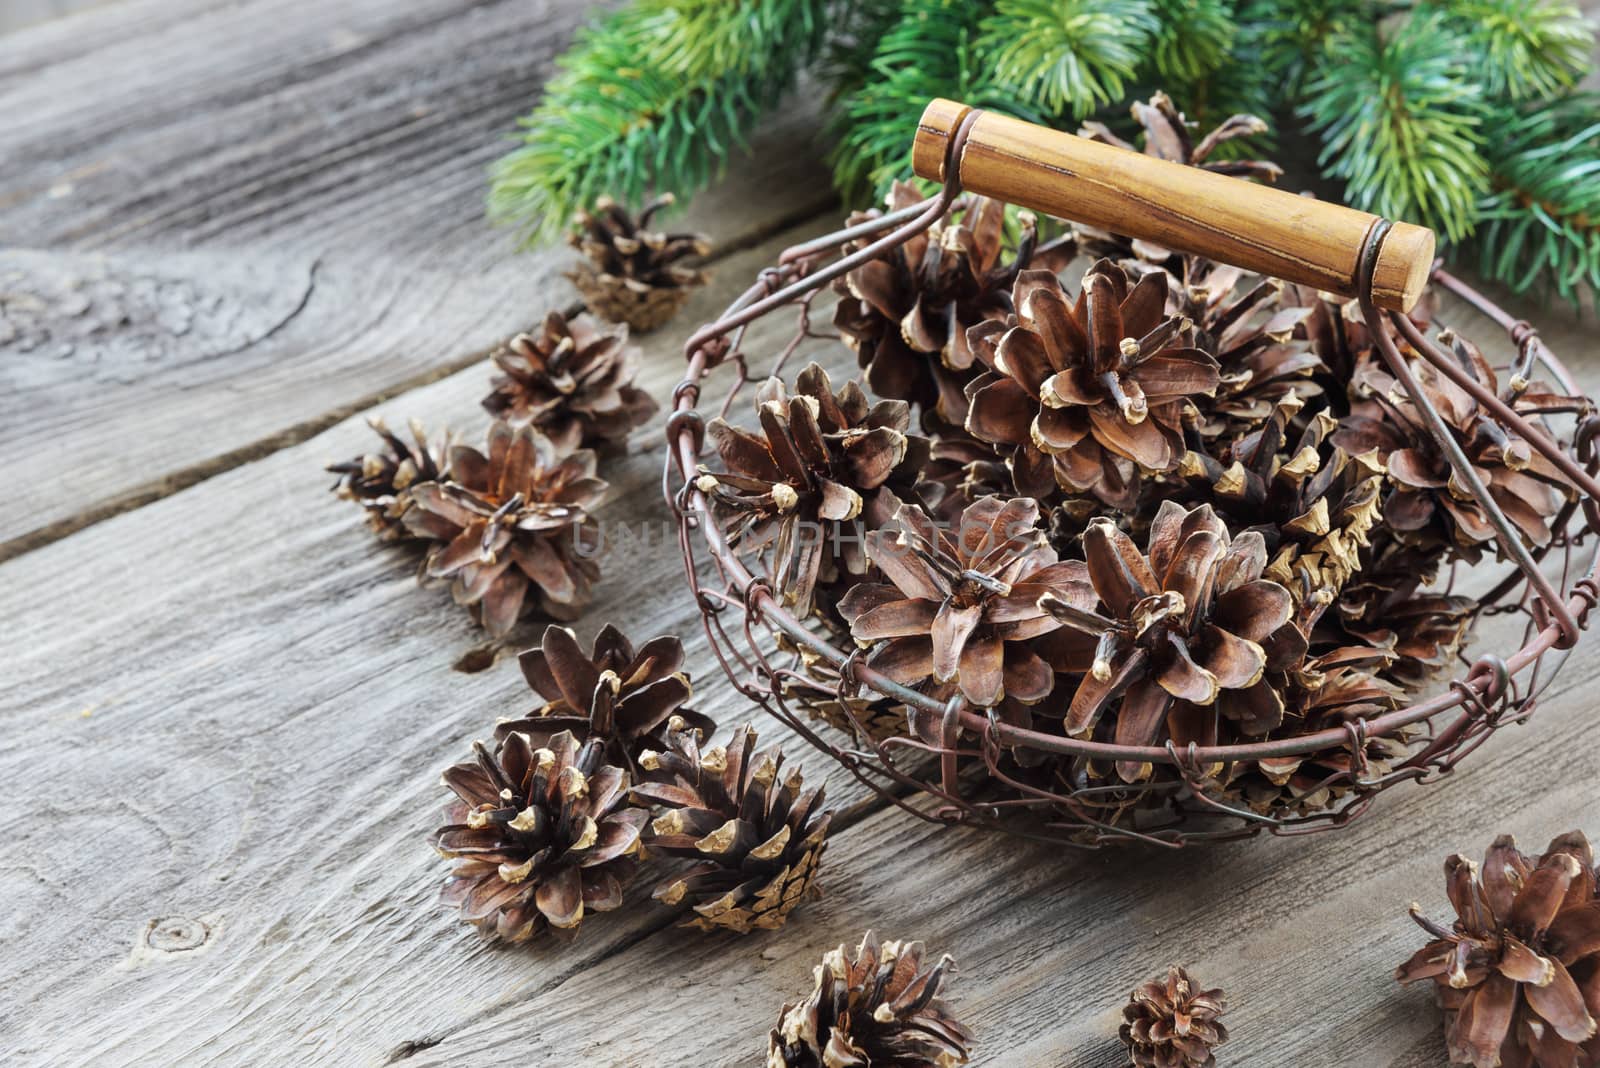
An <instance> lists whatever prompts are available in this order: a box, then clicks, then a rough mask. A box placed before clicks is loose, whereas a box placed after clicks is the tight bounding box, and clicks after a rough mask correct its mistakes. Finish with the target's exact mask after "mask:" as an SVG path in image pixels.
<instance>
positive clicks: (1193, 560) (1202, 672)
mask: <svg viewBox="0 0 1600 1068" xmlns="http://www.w3.org/2000/svg"><path fill="white" fill-rule="evenodd" d="M1083 544H1084V554H1085V556H1086V557H1087V558H1088V568H1087V570H1088V575H1089V579H1090V582H1091V583H1092V587H1088V588H1086V587H1084V586H1075V587H1072V588H1070V589H1069V590H1067V591H1066V592H1065V593H1064V594H1062V593H1052V594H1050V595H1048V596H1046V597H1045V598H1044V599H1043V600H1042V601H1041V602H1040V603H1041V606H1042V607H1044V608H1046V609H1047V610H1048V611H1049V612H1050V613H1051V614H1052V615H1053V616H1054V617H1055V618H1056V619H1057V620H1058V621H1060V622H1061V624H1062V625H1063V629H1062V630H1061V631H1060V633H1059V635H1057V636H1056V640H1055V641H1054V642H1052V643H1050V645H1049V647H1048V650H1047V651H1046V655H1047V657H1048V658H1050V660H1051V663H1052V666H1053V667H1055V669H1056V670H1058V671H1063V672H1082V673H1083V681H1082V682H1081V683H1080V684H1079V686H1078V689H1077V692H1076V693H1074V694H1073V696H1072V703H1071V705H1070V707H1069V708H1068V710H1067V718H1066V724H1065V728H1066V731H1067V733H1068V734H1069V735H1071V736H1074V737H1087V736H1089V735H1091V734H1092V733H1094V731H1095V728H1096V726H1097V725H1098V724H1099V723H1100V721H1101V719H1102V717H1104V716H1105V715H1106V713H1107V711H1108V710H1109V708H1110V706H1111V704H1112V703H1113V701H1114V700H1116V699H1118V698H1119V697H1120V701H1121V703H1120V707H1119V708H1118V709H1117V712H1116V718H1115V725H1114V729H1113V730H1112V731H1111V734H1112V737H1113V738H1114V739H1115V741H1116V743H1117V744H1118V745H1141V746H1143V745H1156V744H1158V743H1159V742H1161V741H1162V740H1163V739H1164V738H1170V739H1172V740H1173V741H1174V742H1176V743H1177V744H1178V745H1188V744H1189V743H1190V742H1194V743H1197V744H1199V745H1202V746H1210V745H1215V744H1216V743H1217V739H1218V737H1219V734H1220V731H1221V727H1222V724H1223V722H1226V723H1228V724H1231V725H1232V726H1233V727H1234V729H1237V730H1238V731H1240V732H1242V733H1244V734H1247V735H1260V734H1265V733H1266V732H1268V731H1270V730H1272V729H1273V728H1275V727H1277V726H1278V725H1279V724H1280V723H1281V722H1282V721H1283V714H1284V705H1283V699H1282V697H1281V696H1280V694H1279V693H1278V691H1277V689H1276V688H1275V687H1274V686H1273V685H1272V683H1271V680H1270V679H1268V678H1267V677H1266V672H1267V671H1268V670H1279V669H1282V668H1285V667H1288V666H1290V665H1292V664H1295V663H1297V662H1298V661H1299V660H1300V659H1301V658H1302V657H1304V655H1305V651H1306V640H1305V637H1304V636H1303V635H1302V634H1301V633H1300V632H1299V631H1298V630H1297V629H1295V627H1294V624H1293V623H1292V622H1291V621H1290V617H1291V614H1292V613H1293V609H1294V603H1293V600H1292V599H1291V597H1290V596H1289V591H1288V590H1286V589H1284V588H1283V587H1282V586H1280V585H1278V584H1277V583H1276V582H1271V581H1269V580H1266V579H1263V578H1262V577H1261V574H1262V571H1263V570H1264V569H1265V567H1266V563H1267V550H1266V544H1265V542H1264V541H1263V540H1262V537H1261V535H1260V534H1259V533H1257V532H1254V531H1247V532H1245V533H1243V534H1240V535H1239V536H1238V537H1231V536H1230V535H1229V533H1228V529H1227V527H1226V526H1225V525H1224V524H1223V522H1222V520H1220V519H1219V518H1217V515H1216V512H1215V511H1213V510H1212V509H1211V507H1210V506H1209V505H1207V506H1203V507H1200V508H1196V509H1194V510H1192V511H1190V510H1188V509H1185V508H1184V507H1183V506H1182V505H1179V504H1177V503H1176V502H1174V501H1164V502H1163V503H1162V506H1161V510H1160V512H1158V513H1157V515H1156V518H1155V520H1154V521H1153V522H1152V523H1151V526H1150V537H1149V553H1148V555H1146V554H1145V553H1141V552H1140V551H1139V550H1138V548H1137V547H1135V545H1134V543H1133V540H1132V539H1131V538H1129V537H1128V535H1127V534H1125V533H1123V532H1122V531H1121V530H1119V529H1117V527H1116V526H1115V525H1114V524H1113V523H1112V522H1111V521H1110V520H1109V519H1106V518H1104V517H1100V518H1097V519H1095V520H1093V521H1092V522H1091V523H1090V524H1089V529H1088V530H1087V531H1086V532H1085V534H1084V538H1083ZM1158 576H1160V577H1159V578H1158ZM1097 601H1098V604H1097V603H1096V602H1097ZM1117 771H1118V773H1119V774H1120V775H1121V776H1122V778H1124V779H1125V780H1127V781H1129V782H1135V781H1138V780H1141V779H1144V778H1147V777H1149V775H1150V773H1151V767H1150V765H1149V764H1133V763H1129V762H1119V763H1118V765H1117Z"/></svg>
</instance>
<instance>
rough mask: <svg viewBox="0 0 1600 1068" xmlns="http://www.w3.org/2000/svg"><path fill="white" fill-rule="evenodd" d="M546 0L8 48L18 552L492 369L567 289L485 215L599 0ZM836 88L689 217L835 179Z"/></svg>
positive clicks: (320, 6)
mask: <svg viewBox="0 0 1600 1068" xmlns="http://www.w3.org/2000/svg"><path fill="white" fill-rule="evenodd" d="M588 10H589V9H588V8H587V7H586V6H585V5H581V4H576V3H571V2H552V0H531V2H530V0H502V2H498V3H468V2H466V0H423V2H416V3H405V4H396V3H392V2H389V0H357V2H350V3H338V4H329V3H321V2H316V0H281V2H280V0H253V2H251V3H245V4H231V3H230V4H222V3H206V2H200V0H194V2H189V3H167V2H156V3H129V4H123V5H117V6H114V7H112V8H108V9H106V10H104V11H102V12H94V13H92V14H90V15H86V16H83V17H78V18H72V19H67V20H63V21H62V22H60V23H56V24H50V25H45V26H42V27H38V28H35V29H31V30H28V31H24V32H22V33H19V34H16V35H14V36H11V37H7V38H5V39H4V40H3V42H0V114H3V115H5V116H6V121H5V122H4V123H3V124H0V447H3V448H4V449H5V450H6V452H7V455H8V456H10V457H11V458H12V462H13V463H14V464H19V465H20V466H21V467H22V468H25V469H26V470H28V471H29V472H30V477H29V478H28V479H26V480H22V481H20V482H19V483H18V484H17V485H16V486H15V487H14V488H13V496H12V499H11V501H10V503H9V506H8V507H7V508H6V509H5V510H4V512H3V513H0V559H3V558H4V557H5V556H6V555H9V554H11V553H14V552H17V551H20V550H22V549H25V548H27V547H29V546H31V545H34V544H38V543H41V542H42V541H45V540H48V539H50V538H51V537H57V536H60V534H62V533H64V532H66V531H68V530H71V529H74V528H75V527H77V526H81V525H82V524H83V523H84V522H87V521H91V520H93V519H96V518H102V517H104V516H105V515H106V514H109V513H112V512H114V511H117V510H120V509H123V508H126V507H129V506H132V505H135V504H137V503H139V502H141V501H144V500H149V499H154V498H155V497H158V496H161V495H163V494H164V493H167V492H170V491H171V490H172V489H173V488H176V487H177V486H181V485H186V484H190V483H192V482H194V481H196V480H198V479H199V478H201V477H204V476H205V475H207V474H209V473H212V472H215V471H218V470H225V469H226V468H228V467H231V466H235V465H236V464H238V463H240V462H243V461H244V460H247V459H251V458H254V457H257V456H260V455H264V454H265V453H266V452H268V451H271V450H272V449H273V448H278V447H281V446H282V445H283V444H285V443H288V442H292V441H296V440H302V439H304V438H305V437H308V436H309V435H310V434H312V433H314V432H316V431H317V430H320V429H323V428H325V427H327V426H329V425H331V424H332V422H334V421H336V420H337V419H338V418H342V417H343V416H345V415H348V414H350V413H351V412H353V411H356V410H358V409H360V408H363V407H366V406H368V405H370V404H372V403H375V402H376V401H377V400H379V399H381V398H382V397H383V396H386V395H392V394H393V393H394V392H396V391H397V390H401V389H404V388H408V387H410V386H414V385H417V384H419V383H420V382H422V381H425V380H427V379H428V378H429V377H430V376H437V375H439V374H443V373H446V372H448V371H451V370H456V369H459V368H460V367H462V366H464V365H465V363H466V362H470V361H471V360H472V359H473V358H474V357H475V356H476V355H477V354H479V353H481V352H482V351H483V350H485V349H486V348H487V347H488V346H490V345H491V344H493V343H494V342H495V341H496V340H497V339H498V338H500V337H501V336H504V335H505V334H507V333H509V332H511V331H513V330H515V329H517V328H519V327H522V326H524V325H527V324H528V323H529V322H530V321H532V320H535V319H537V318H538V316H540V315H542V314H543V311H544V310H545V309H546V308H548V307H550V306H553V305H560V304H564V303H566V302H567V301H569V300H570V299H572V297H573V292H572V290H571V288H570V286H569V285H568V284H567V282H566V281H565V280H564V279H563V278H561V277H560V275H559V271H560V268H561V267H562V265H563V264H564V263H566V262H567V255H566V252H565V250H551V251H547V252H541V253H539V254H536V255H532V256H530V255H526V254H521V253H518V252H517V250H516V242H515V239H514V235H513V234H512V233H511V232H510V231H509V230H498V229H495V228H492V227H489V226H487V225H486V224H485V222H484V218H483V194H484V191H485V189H486V178H485V171H486V168H487V166H488V165H489V163H490V162H491V161H492V160H494V159H495V158H496V157H497V156H498V155H499V154H501V153H502V152H504V151H505V150H506V147H507V142H506V140H505V137H504V135H505V134H506V132H507V131H509V130H510V129H512V126H513V121H514V119H515V117H516V116H517V115H518V114H519V113H520V112H522V111H523V110H525V109H526V108H528V107H529V106H530V105H531V103H532V102H533V101H534V100H535V99H536V98H537V95H538V92H539V86H540V84H541V82H542V81H543V80H544V78H545V77H547V76H548V73H549V71H550V63H551V60H552V59H553V57H554V56H555V55H556V54H557V53H558V52H559V51H560V50H561V48H563V47H564V46H565V44H566V42H567V40H568V38H569V37H570V35H571V32H572V30H573V28H574V27H575V26H576V25H578V24H579V23H580V22H581V21H582V19H583V18H584V17H585V16H586V12H587V11H588ZM815 123H816V109H815V106H814V105H813V104H808V103H805V102H803V101H800V102H797V107H796V108H794V109H793V110H792V111H791V112H790V113H788V114H786V115H784V116H782V117H779V118H776V119H774V121H773V122H772V124H771V125H770V127H769V128H768V129H766V130H764V131H763V132H762V134H761V136H760V137H759V138H758V139H757V140H756V142H755V144H754V150H753V153H752V155H751V156H750V157H749V158H746V159H741V160H740V161H739V164H738V166H737V167H736V168H735V170H734V174H735V175H736V177H735V178H734V179H733V180H732V181H731V182H730V183H729V184H728V185H727V186H725V187H723V188H721V189H717V190H713V191H711V192H709V193H708V194H707V195H705V196H703V197H700V198H697V199H696V201H695V204H694V206H693V209H692V211H691V212H690V213H689V214H688V215H687V217H686V222H687V223H688V224H690V225H694V226H699V227H703V228H705V229H707V230H709V231H711V232H712V233H713V234H714V235H715V236H716V237H717V238H718V239H720V240H722V241H724V242H726V243H729V244H730V245H734V246H737V245H740V244H747V243H749V242H750V241H753V240H759V239H760V238H761V237H762V236H764V235H767V234H771V233H773V232H775V231H776V230H778V229H782V228H783V227H784V226H786V225H792V224H793V223H795V222H797V221H799V220H800V219H804V218H809V217H811V216H813V215H815V214H816V213H817V212H818V211H819V210H820V209H821V208H822V207H823V206H824V205H826V204H827V203H828V202H829V201H830V199H831V193H830V191H829V184H828V181H827V177H826V172H825V169H824V168H823V167H822V166H821V163H820V161H819V159H818V153H817V151H816V150H815V148H814V147H813V146H812V145H811V143H810V136H809V135H810V133H811V132H812V131H813V130H814V129H815Z"/></svg>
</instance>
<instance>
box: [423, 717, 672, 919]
mask: <svg viewBox="0 0 1600 1068" xmlns="http://www.w3.org/2000/svg"><path fill="white" fill-rule="evenodd" d="M473 748H474V750H475V751H476V754H477V755H476V758H475V759H473V760H470V761H467V762H466V763H463V764H457V765H455V766H454V767H452V768H450V769H449V770H448V771H446V772H445V773H444V784H445V785H446V786H448V787H449V788H450V789H451V790H453V791H454V792H455V795H456V797H457V798H458V799H459V800H457V801H455V802H454V803H452V804H451V805H450V807H449V808H448V809H446V811H445V818H446V819H447V820H449V821H450V822H449V823H448V824H447V825H446V826H444V827H441V828H440V829H439V830H438V831H437V832H436V834H435V836H434V844H435V845H436V847H437V848H438V850H439V852H440V853H442V854H444V855H445V856H447V857H451V858H453V859H454V860H455V870H454V871H453V872H452V873H451V876H450V878H449V880H448V881H447V882H446V883H445V891H444V898H445V900H446V901H448V902H450V903H451V904H457V905H460V906H461V916H462V919H464V920H466V921H467V922H468V923H472V924H476V925H477V926H478V927H480V928H481V929H482V930H483V931H484V932H485V933H486V934H492V935H495V936H497V937H499V938H503V939H505V940H507V941H509V942H524V941H527V940H528V939H530V938H532V937H534V936H535V935H537V934H539V933H540V932H542V931H545V930H547V929H549V928H560V929H564V930H571V929H574V928H576V927H577V926H578V924H579V923H581V922H582V920H583V916H584V912H585V911H586V910H593V911H595V912H606V911H609V910H611V909H614V908H617V907H618V906H619V905H621V904H622V890H623V886H624V885H625V884H626V883H627V881H628V880H629V879H631V878H632V877H633V874H634V870H635V868H636V867H637V864H638V859H639V835H640V832H641V831H642V830H643V829H644V825H645V822H646V820H648V819H649V813H648V812H647V811H646V810H644V809H642V808H637V807H635V806H633V805H632V804H630V803H629V800H628V786H629V778H628V773H627V772H626V771H624V770H623V769H622V768H619V767H616V766H615V765H610V764H606V763H604V760H603V756H604V748H605V747H604V743H602V742H601V741H600V740H599V739H594V740H591V741H589V742H586V743H585V744H584V745H582V746H581V747H580V746H579V745H578V742H577V739H575V738H574V737H573V736H572V735H571V733H569V732H565V731H564V732H562V733H560V734H557V735H555V736H554V737H552V738H551V739H550V740H549V743H548V744H547V745H546V746H543V747H535V746H534V745H533V743H532V742H531V741H530V740H529V738H528V736H527V735H525V734H511V735H509V736H508V737H507V738H506V739H505V740H504V741H503V742H501V743H500V744H499V745H498V746H496V747H495V750H494V752H493V753H490V752H489V750H488V749H487V748H485V747H484V745H483V743H482V742H478V743H476V744H475V745H474V746H473Z"/></svg>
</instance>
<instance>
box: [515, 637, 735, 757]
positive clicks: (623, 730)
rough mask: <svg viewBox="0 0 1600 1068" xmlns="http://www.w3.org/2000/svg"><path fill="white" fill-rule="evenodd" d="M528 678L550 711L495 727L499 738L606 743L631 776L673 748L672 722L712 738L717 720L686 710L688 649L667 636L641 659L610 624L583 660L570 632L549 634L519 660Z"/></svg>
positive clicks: (646, 645) (689, 691)
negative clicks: (649, 756) (655, 754)
mask: <svg viewBox="0 0 1600 1068" xmlns="http://www.w3.org/2000/svg"><path fill="white" fill-rule="evenodd" d="M517 659H518V662H519V663H520V664H521V665H522V675H523V677H524V678H526V679H527V680H528V685H529V687H531V688H532V689H533V692H534V693H536V694H538V695H539V696H540V697H541V698H543V699H544V704H542V705H540V706H539V707H538V708H536V709H534V710H533V713H532V714H531V715H528V716H524V717H522V718H520V719H508V720H502V721H501V722H500V723H498V724H496V726H495V729H494V733H495V737H496V738H498V739H500V740H502V741H503V740H504V739H505V738H506V736H507V735H510V734H512V733H520V734H526V735H527V736H528V737H529V738H531V739H532V740H533V744H534V745H536V746H539V745H547V744H549V741H548V740H549V738H550V737H552V736H553V735H555V734H557V733H559V732H561V731H571V732H572V735H573V737H575V738H577V739H578V740H579V741H587V740H588V739H589V738H590V737H591V736H593V737H597V738H601V739H603V740H604V741H605V742H606V760H607V761H609V762H610V763H613V764H617V765H620V766H623V767H626V768H629V769H630V770H632V771H633V772H634V774H635V778H637V771H638V769H637V764H638V759H639V756H640V754H641V753H642V752H644V751H645V750H647V749H662V748H665V747H666V745H667V723H668V721H669V720H671V719H672V718H673V717H674V716H676V717H679V718H680V719H682V720H683V721H684V722H686V723H688V724H690V725H691V726H693V727H696V728H698V729H700V730H703V731H705V732H706V733H707V734H710V733H711V732H712V731H715V730H716V724H715V723H714V722H713V721H712V719H711V717H709V716H706V715H703V714H701V713H699V712H696V711H694V710H693V709H691V708H689V707H688V706H687V702H688V700H689V697H690V695H691V694H692V692H693V691H692V689H691V688H690V685H689V676H688V674H687V673H685V672H684V670H683V642H681V641H680V640H678V639H677V638H674V637H672V636H670V635H665V634H664V635H662V636H660V637H658V638H652V639H650V640H649V641H647V642H645V643H644V645H643V646H641V647H640V648H639V649H638V650H637V651H635V649H634V647H633V643H632V642H630V641H629V640H628V638H627V636H626V635H625V634H623V633H622V632H621V631H620V630H618V629H617V628H616V627H614V626H612V625H611V624H609V623H608V624H606V625H605V626H604V627H603V628H601V630H600V633H599V634H597V635H595V639H594V649H593V651H592V652H589V653H585V652H584V651H583V647H582V646H581V645H579V644H578V638H577V636H576V635H575V634H573V633H572V631H570V630H568V629H567V628H566V627H547V628H545V632H544V637H543V638H542V639H541V640H540V643H539V645H538V647H537V648H533V649H529V650H528V651H527V652H525V653H523V654H522V655H521V656H520V657H518V658H517Z"/></svg>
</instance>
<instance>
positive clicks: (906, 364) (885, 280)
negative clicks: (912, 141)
mask: <svg viewBox="0 0 1600 1068" xmlns="http://www.w3.org/2000/svg"><path fill="white" fill-rule="evenodd" d="M922 199H923V197H922V194H920V193H919V192H918V191H917V190H916V188H915V187H914V186H912V185H910V184H908V183H905V182H898V183H896V184H895V186H894V189H893V190H892V191H891V192H890V194H889V198H888V208H889V210H890V211H898V210H901V209H903V208H905V207H908V206H910V205H912V204H915V203H917V202H919V201H921V200H922ZM878 215H879V212H877V211H875V210H874V211H871V212H866V213H862V214H856V215H852V216H851V217H850V219H849V224H850V225H852V226H853V225H856V224H858V223H861V222H864V221H866V220H868V219H871V218H875V217H877V216H878ZM1022 225H1023V233H1022V238H1021V240H1020V241H1019V243H1018V247H1017V252H1016V255H1015V256H1014V257H1013V258H1012V259H1011V260H1010V261H1009V262H1006V261H1004V260H1003V259H1002V255H1003V254H1004V239H1005V205H1004V204H1002V203H1000V202H999V201H995V200H986V199H984V198H982V197H976V198H973V199H972V201H971V203H970V204H969V206H968V207H967V208H966V209H965V210H964V211H962V212H952V213H951V214H950V215H948V216H946V217H945V218H944V219H943V220H941V221H940V222H937V223H935V224H934V225H933V227H932V228H930V229H929V230H928V231H926V232H925V233H922V234H918V235H916V236H915V237H912V238H911V239H910V240H908V241H906V242H904V243H902V244H899V245H896V246H895V247H894V248H891V249H889V250H888V251H886V252H884V253H883V254H882V255H881V256H879V257H878V258H876V259H873V260H870V261H868V262H867V263H864V264H862V265H861V266H860V267H857V268H856V269H855V270H853V271H851V272H850V273H849V274H847V275H845V276H844V277H843V278H841V279H839V280H838V281H836V282H835V283H834V289H835V290H836V291H837V292H838V293H839V295H840V298H841V299H840V300H839V303H838V305H837V306H836V307H835V310H834V316H833V322H834V326H836V327H837V328H838V329H839V332H840V333H841V334H842V335H843V337H844V340H845V343H846V344H847V345H849V346H850V347H851V348H853V349H855V350H856V356H857V359H858V360H859V361H860V364H861V367H862V368H863V370H864V375H863V377H864V378H865V379H866V382H867V385H868V387H869V388H870V389H871V390H872V391H873V392H874V393H875V394H877V395H878V396H880V397H892V398H894V399H896V400H904V401H910V402H912V403H914V404H917V405H919V406H920V407H921V408H922V409H923V411H924V413H925V415H926V414H927V413H932V415H933V417H934V419H935V421H936V422H938V423H942V424H944V425H947V426H960V425H961V423H962V420H963V418H964V416H963V413H964V412H965V410H966V401H965V398H964V397H963V396H962V387H963V385H965V383H966V382H967V381H968V380H969V379H970V378H972V375H973V372H974V364H973V353H972V350H971V349H970V348H969V347H968V345H967V329H968V328H969V327H972V326H975V325H976V324H978V323H980V322H982V321H983V320H985V319H989V318H995V317H1004V316H1005V315H1006V313H1008V312H1009V311H1010V310H1011V283H1012V280H1013V279H1014V278H1015V277H1016V274H1017V272H1018V271H1019V270H1022V269H1023V268H1025V267H1027V266H1028V265H1029V263H1030V262H1032V260H1033V257H1034V253H1035V248H1036V235H1035V230H1034V223H1033V217H1032V216H1029V215H1024V216H1023V219H1022ZM876 238H877V235H873V236H872V237H870V238H865V239H863V240H862V241H861V242H860V243H859V244H858V245H857V246H853V247H852V249H851V251H854V250H855V248H857V247H864V246H865V245H866V244H867V243H868V242H870V241H872V240H876ZM1047 258H1048V257H1047Z"/></svg>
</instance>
